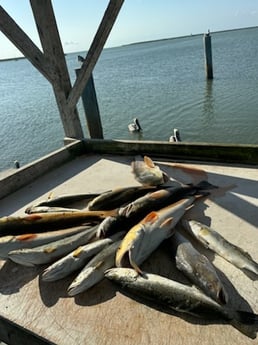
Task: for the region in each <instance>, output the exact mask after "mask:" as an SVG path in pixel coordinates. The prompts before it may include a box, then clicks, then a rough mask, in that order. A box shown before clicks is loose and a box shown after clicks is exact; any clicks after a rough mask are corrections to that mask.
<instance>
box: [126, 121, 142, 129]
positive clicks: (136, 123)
mask: <svg viewBox="0 0 258 345" xmlns="http://www.w3.org/2000/svg"><path fill="white" fill-rule="evenodd" d="M128 129H129V131H130V132H140V131H141V130H142V127H141V125H140V122H139V120H138V119H137V118H135V119H133V123H130V124H129V125H128Z"/></svg>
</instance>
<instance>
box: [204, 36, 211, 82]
mask: <svg viewBox="0 0 258 345" xmlns="http://www.w3.org/2000/svg"><path fill="white" fill-rule="evenodd" d="M203 43H204V56H205V70H206V78H207V79H213V68H212V51H211V35H210V31H208V33H207V34H204V36H203Z"/></svg>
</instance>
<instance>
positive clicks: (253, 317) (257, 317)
mask: <svg viewBox="0 0 258 345" xmlns="http://www.w3.org/2000/svg"><path fill="white" fill-rule="evenodd" d="M234 318H235V321H237V322H239V323H241V324H244V325H256V326H258V314H255V313H252V312H249V311H242V310H237V311H236V312H235V315H234Z"/></svg>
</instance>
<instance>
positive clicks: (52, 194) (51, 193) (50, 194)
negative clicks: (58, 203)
mask: <svg viewBox="0 0 258 345" xmlns="http://www.w3.org/2000/svg"><path fill="white" fill-rule="evenodd" d="M53 196H54V192H50V193H49V194H48V197H47V199H48V200H51V199H53Z"/></svg>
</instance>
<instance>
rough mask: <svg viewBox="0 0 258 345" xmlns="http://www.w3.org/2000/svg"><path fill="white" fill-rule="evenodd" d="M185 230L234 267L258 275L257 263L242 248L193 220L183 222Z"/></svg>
mask: <svg viewBox="0 0 258 345" xmlns="http://www.w3.org/2000/svg"><path fill="white" fill-rule="evenodd" d="M184 225H185V228H186V230H187V231H188V232H190V233H191V234H192V235H193V236H194V237H195V238H196V239H197V240H198V241H199V242H200V243H202V244H203V245H204V246H205V247H206V248H209V249H211V250H212V251H213V252H215V253H216V254H218V255H220V256H221V257H223V258H224V259H225V260H227V261H228V262H230V263H231V264H233V265H234V266H236V267H238V268H240V269H244V270H247V271H249V272H252V273H254V274H256V275H258V263H257V262H255V261H254V260H253V259H252V257H251V256H250V255H249V254H248V253H247V252H245V251H244V250H243V249H242V248H240V247H238V246H236V245H234V244H232V243H230V242H229V241H227V240H226V239H225V238H224V237H223V236H221V235H220V234H219V233H218V232H217V231H215V230H213V229H211V228H210V227H208V226H207V225H204V224H202V223H200V222H197V221H195V220H190V221H188V222H184Z"/></svg>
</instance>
